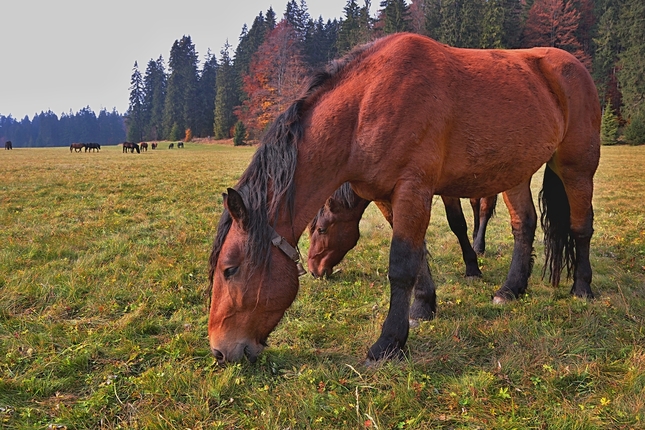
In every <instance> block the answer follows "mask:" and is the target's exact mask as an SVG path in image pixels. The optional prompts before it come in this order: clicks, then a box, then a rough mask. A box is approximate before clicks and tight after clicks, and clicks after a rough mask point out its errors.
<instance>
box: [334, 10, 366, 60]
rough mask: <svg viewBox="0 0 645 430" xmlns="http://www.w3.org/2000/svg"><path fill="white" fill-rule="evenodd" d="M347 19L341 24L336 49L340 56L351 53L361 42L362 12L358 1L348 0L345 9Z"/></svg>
mask: <svg viewBox="0 0 645 430" xmlns="http://www.w3.org/2000/svg"><path fill="white" fill-rule="evenodd" d="M344 11H345V17H344V18H343V20H342V21H341V22H340V29H339V31H338V38H337V40H336V47H337V49H338V52H339V53H340V54H344V53H346V52H349V51H351V49H352V48H353V47H354V46H356V45H357V44H358V42H359V40H360V19H361V14H360V13H361V10H360V8H359V7H358V3H356V0H347V4H346V5H345V8H344Z"/></svg>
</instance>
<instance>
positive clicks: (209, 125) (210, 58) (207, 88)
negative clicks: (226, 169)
mask: <svg viewBox="0 0 645 430" xmlns="http://www.w3.org/2000/svg"><path fill="white" fill-rule="evenodd" d="M218 67H219V65H218V64H217V58H216V57H215V56H214V55H213V54H211V52H210V50H209V51H208V53H207V54H206V60H205V61H204V66H203V67H202V72H201V74H200V76H199V82H198V88H199V91H198V93H197V96H198V98H199V117H198V121H197V124H196V130H195V133H196V135H197V136H199V137H206V136H211V135H212V133H213V121H214V120H215V118H214V115H215V96H216V84H217V69H218Z"/></svg>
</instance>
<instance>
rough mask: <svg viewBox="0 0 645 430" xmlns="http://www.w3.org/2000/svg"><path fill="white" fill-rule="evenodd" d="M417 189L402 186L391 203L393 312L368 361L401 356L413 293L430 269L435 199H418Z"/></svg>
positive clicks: (390, 277) (371, 350) (391, 308)
mask: <svg viewBox="0 0 645 430" xmlns="http://www.w3.org/2000/svg"><path fill="white" fill-rule="evenodd" d="M418 189H419V187H418V186H417V184H410V187H405V186H400V187H399V189H397V190H396V191H395V193H394V197H393V199H392V230H393V233H392V245H391V248H390V266H389V270H388V278H389V281H390V309H389V311H388V314H387V317H386V318H385V322H384V323H383V329H382V331H381V336H380V337H379V338H378V340H377V341H376V343H375V344H374V345H372V347H371V348H370V349H369V351H368V354H367V358H368V360H380V359H383V358H391V357H398V356H400V355H401V354H402V350H403V347H404V346H405V343H406V341H407V339H408V331H409V329H410V322H409V318H410V298H411V295H412V290H413V288H414V285H415V283H416V281H417V277H418V275H419V272H420V271H421V268H422V266H423V264H426V267H427V263H426V259H425V255H426V250H425V242H424V237H425V232H426V229H427V227H428V222H429V220H430V208H431V206H432V195H431V194H429V195H427V196H423V195H419V192H418Z"/></svg>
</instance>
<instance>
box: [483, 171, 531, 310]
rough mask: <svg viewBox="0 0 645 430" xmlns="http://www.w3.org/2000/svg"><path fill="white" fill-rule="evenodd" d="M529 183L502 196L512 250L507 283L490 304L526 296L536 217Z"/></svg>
mask: <svg viewBox="0 0 645 430" xmlns="http://www.w3.org/2000/svg"><path fill="white" fill-rule="evenodd" d="M530 186H531V180H530V179H529V180H528V181H526V182H524V183H522V184H520V185H518V186H516V187H515V188H512V189H510V190H508V191H506V192H504V193H503V196H504V202H505V203H506V206H507V207H508V211H509V213H510V215H511V227H512V229H513V237H514V246H513V257H512V259H511V267H510V269H509V271H508V275H507V277H506V281H505V282H504V284H503V285H502V287H501V288H500V289H499V290H497V292H496V293H495V297H494V298H493V301H494V302H495V303H504V302H506V301H508V300H512V299H515V298H517V297H519V295H520V294H523V293H524V292H526V287H527V285H528V280H529V276H531V269H532V268H533V239H534V237H535V226H536V224H537V215H536V213H535V206H534V205H533V198H532V196H531V188H530Z"/></svg>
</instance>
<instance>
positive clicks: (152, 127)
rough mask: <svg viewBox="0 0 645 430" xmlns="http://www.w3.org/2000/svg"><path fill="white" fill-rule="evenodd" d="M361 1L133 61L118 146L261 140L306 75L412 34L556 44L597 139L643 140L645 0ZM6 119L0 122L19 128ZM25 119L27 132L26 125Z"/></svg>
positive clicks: (481, 43)
mask: <svg viewBox="0 0 645 430" xmlns="http://www.w3.org/2000/svg"><path fill="white" fill-rule="evenodd" d="M370 6H371V5H370V0H363V3H362V4H359V2H358V1H357V0H347V2H346V5H345V7H344V9H343V16H342V18H341V19H339V20H336V19H335V20H324V19H323V17H318V18H317V19H314V18H312V17H311V16H310V15H309V12H308V8H307V4H306V0H299V2H297V1H296V0H288V1H287V3H286V6H285V11H284V13H283V15H282V17H281V18H278V17H277V15H276V13H275V11H274V10H273V9H272V8H269V9H268V10H267V11H266V12H260V13H259V14H258V15H257V16H256V17H255V18H254V20H253V22H252V24H251V25H250V27H249V26H247V25H246V24H245V25H244V26H243V27H242V29H241V33H240V36H239V42H238V45H237V47H236V49H235V50H234V51H233V50H232V47H231V45H230V44H229V43H228V41H227V42H226V43H225V44H224V46H223V47H222V49H221V50H220V52H219V55H218V56H216V55H215V54H213V53H212V52H211V51H210V50H209V51H208V52H207V54H206V56H205V58H204V59H203V61H201V62H200V60H199V56H198V54H197V52H196V50H195V45H194V44H193V43H192V40H191V38H190V36H188V35H185V36H183V37H182V38H181V39H179V40H176V41H175V42H174V44H173V45H172V47H171V50H170V56H169V59H168V62H167V63H166V62H165V61H164V59H163V57H162V56H159V57H158V58H157V59H151V60H150V61H149V62H148V63H147V65H146V68H145V70H144V71H141V70H140V69H139V65H138V63H136V62H135V64H134V68H133V71H132V75H131V80H130V87H129V89H130V100H129V108H128V111H127V113H126V114H125V125H126V133H127V139H128V140H131V141H145V140H161V139H168V140H180V139H187V138H188V139H190V138H192V137H214V138H216V139H227V138H230V137H233V136H234V135H235V142H237V143H242V142H244V140H245V139H258V138H259V137H260V136H261V135H262V133H263V131H264V130H265V129H266V127H267V125H268V124H270V123H271V122H272V121H273V119H274V118H275V117H276V115H277V114H278V113H279V112H280V111H281V110H282V109H284V108H285V107H286V106H287V105H288V103H290V101H291V100H292V99H293V98H294V96H295V95H296V94H297V92H298V91H299V90H300V87H301V84H302V83H303V82H304V80H305V79H306V77H307V76H308V75H309V74H310V73H311V72H312V71H314V70H316V69H318V68H320V67H323V66H324V65H325V64H326V63H327V62H328V61H330V60H332V59H334V58H338V57H340V56H342V55H344V54H346V53H347V52H349V51H350V50H351V49H352V48H353V47H355V46H356V45H358V44H361V43H365V42H368V41H370V40H373V39H375V38H378V37H381V36H384V35H387V34H391V33H396V32H401V31H410V32H415V33H420V34H424V35H428V36H430V37H432V38H434V39H436V40H438V41H440V42H443V43H446V44H449V45H451V46H456V47H465V48H530V47H534V46H554V47H557V48H561V49H564V50H566V51H568V52H571V53H572V54H573V55H575V56H576V57H577V58H578V59H579V60H580V61H581V62H582V63H583V64H584V65H585V66H586V67H587V68H588V69H589V70H590V71H591V73H592V76H593V78H594V81H595V82H596V86H597V88H598V93H599V97H600V100H601V103H602V105H603V112H604V115H603V132H602V136H603V141H604V142H605V143H614V142H616V139H617V137H618V134H619V131H620V130H622V133H621V134H624V136H625V138H626V139H627V141H629V142H631V143H645V103H644V100H645V80H643V76H645V63H643V61H642V59H643V58H645V25H644V22H643V17H644V16H645V2H643V1H642V0H412V1H406V0H382V1H381V2H380V3H379V10H378V12H377V13H376V16H371V15H370ZM200 63H201V64H200ZM82 113H83V115H81V116H84V115H87V112H85V110H84V111H82ZM80 114H81V112H79V114H77V115H80ZM43 115H44V117H45V118H44V119H48V117H51V116H52V115H53V114H52V113H51V112H48V113H45V114H42V113H41V115H40V116H38V119H37V118H36V117H34V120H33V121H32V127H33V123H34V122H36V121H38V123H41V122H42V123H46V122H47V121H46V120H45V121H43V118H41V117H42V116H43ZM101 115H105V116H110V118H111V117H112V116H113V115H117V114H116V112H113V113H112V114H108V113H105V114H104V113H103V112H102V113H101V114H99V118H97V121H98V120H100V119H101ZM54 116H55V115H54ZM70 117H73V118H76V115H71V114H70ZM63 118H66V119H69V118H68V116H66V115H64V116H63V117H61V118H60V119H59V121H60V122H61V123H62V122H63ZM0 120H2V117H0ZM3 121H4V122H1V123H0V127H1V126H3V125H2V124H4V123H5V122H9V123H11V124H12V127H14V126H16V124H17V123H18V122H17V121H15V120H13V119H11V118H9V120H7V118H4V120H3ZM23 122H24V123H25V124H24V127H25V128H28V127H27V126H28V123H29V121H28V118H26V119H23V120H22V121H20V123H21V124H22V123H23ZM3 130H4V129H0V138H2V137H3V136H4V135H6V133H5V131H3ZM34 130H36V128H34ZM24 133H25V135H27V134H28V135H29V136H31V140H29V142H31V143H32V144H34V145H36V144H39V145H40V144H45V143H44V142H51V141H53V140H52V139H50V138H48V137H47V131H46V130H45V131H42V132H41V131H40V130H39V129H38V131H36V132H34V131H33V130H32V131H30V132H29V133H26V132H24ZM60 133H63V134H65V136H67V135H68V134H70V133H69V132H67V131H66V132H60ZM41 135H42V137H41V138H40V140H38V139H39V138H38V136H41ZM34 136H35V137H34ZM66 138H67V137H66ZM14 140H16V141H18V142H20V141H21V140H20V139H18V138H14ZM77 140H80V139H77ZM93 140H95V141H101V139H93ZM106 143H107V142H106Z"/></svg>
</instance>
